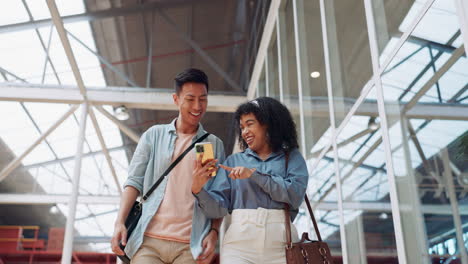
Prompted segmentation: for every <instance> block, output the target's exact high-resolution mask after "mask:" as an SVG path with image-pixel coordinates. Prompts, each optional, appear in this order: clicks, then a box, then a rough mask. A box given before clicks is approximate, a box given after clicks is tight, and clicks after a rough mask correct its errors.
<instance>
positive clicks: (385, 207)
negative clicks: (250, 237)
mask: <svg viewBox="0 0 468 264" xmlns="http://www.w3.org/2000/svg"><path fill="white" fill-rule="evenodd" d="M68 202H69V196H68V195H58V194H57V195H55V194H9V193H8V194H6V193H2V194H0V204H33V205H34V204H42V205H43V204H67V203H68ZM78 202H79V203H80V204H89V205H93V204H111V205H119V203H120V196H117V195H79V196H78ZM312 202H314V201H312ZM459 207H460V208H459V211H460V213H461V215H468V206H467V205H459ZM343 208H344V209H345V210H362V211H366V212H391V206H390V203H385V202H371V201H369V202H343ZM317 209H318V210H326V211H336V210H338V205H337V204H336V202H327V201H324V202H321V203H320V204H319V205H318V206H317ZM402 210H412V208H411V207H410V206H402ZM422 210H423V212H424V213H425V214H436V215H450V214H452V210H451V207H450V205H422Z"/></svg>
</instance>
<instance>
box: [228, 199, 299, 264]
mask: <svg viewBox="0 0 468 264" xmlns="http://www.w3.org/2000/svg"><path fill="white" fill-rule="evenodd" d="M284 214H285V212H284V210H276V209H264V208H258V209H236V210H234V211H233V212H232V218H231V225H230V226H229V229H228V230H227V232H226V234H225V236H224V240H223V246H222V248H221V256H220V257H221V264H243V263H249V264H250V263H252V264H260V263H272V264H280V263H281V264H283V263H286V255H285V246H286V226H285V224H284V223H285V222H284V221H285V216H284ZM291 237H292V241H293V242H297V241H298V240H299V239H298V235H297V230H296V228H295V227H294V225H293V224H291Z"/></svg>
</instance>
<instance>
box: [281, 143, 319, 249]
mask: <svg viewBox="0 0 468 264" xmlns="http://www.w3.org/2000/svg"><path fill="white" fill-rule="evenodd" d="M288 164H289V152H287V153H286V173H287V171H288ZM304 200H305V202H306V205H307V210H308V211H309V215H310V218H311V219H312V223H313V224H314V229H315V234H316V235H317V239H318V241H320V242H322V236H321V235H320V231H319V229H318V225H317V221H316V220H315V216H314V213H313V211H312V207H311V206H310V202H309V197H307V194H305V196H304ZM284 210H285V214H284V215H285V217H286V219H285V225H286V246H287V247H288V248H291V247H292V239H291V216H290V214H289V204H288V203H284Z"/></svg>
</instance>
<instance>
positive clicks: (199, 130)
mask: <svg viewBox="0 0 468 264" xmlns="http://www.w3.org/2000/svg"><path fill="white" fill-rule="evenodd" d="M176 121H177V118H174V120H172V122H171V123H170V124H169V128H168V131H169V132H170V133H174V134H175V133H176V131H177V130H176ZM205 133H206V131H205V129H204V128H203V126H202V124H201V123H198V128H197V133H196V135H195V138H199V137H201V136H203V135H204V134H205Z"/></svg>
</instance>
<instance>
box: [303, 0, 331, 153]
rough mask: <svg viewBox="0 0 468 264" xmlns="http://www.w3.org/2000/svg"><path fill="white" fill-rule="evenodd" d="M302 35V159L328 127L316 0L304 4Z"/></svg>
mask: <svg viewBox="0 0 468 264" xmlns="http://www.w3.org/2000/svg"><path fill="white" fill-rule="evenodd" d="M298 12H304V23H305V32H303V33H302V34H303V37H302V38H300V39H303V41H304V43H303V45H306V47H307V56H305V57H303V58H302V59H303V60H305V61H304V62H303V63H302V65H303V66H302V67H303V69H302V74H303V75H305V76H304V77H305V78H303V80H304V79H305V80H307V81H306V82H305V83H303V89H302V103H303V108H304V130H305V131H304V132H305V135H307V136H306V137H305V144H306V146H305V149H306V156H307V157H310V155H311V149H312V148H313V147H314V145H315V144H316V143H317V142H318V141H319V140H320V138H321V137H322V136H323V135H324V134H325V133H326V131H327V129H328V127H329V126H330V114H329V112H330V111H329V107H328V99H327V85H326V73H325V60H324V57H323V40H322V24H321V21H320V1H319V0H311V1H304V9H303V10H298Z"/></svg>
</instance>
